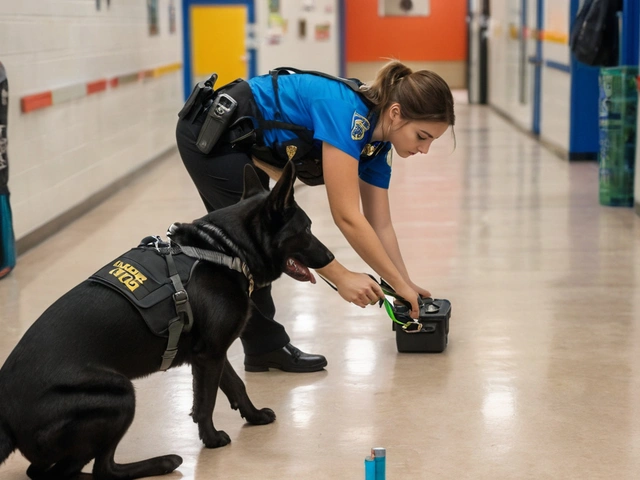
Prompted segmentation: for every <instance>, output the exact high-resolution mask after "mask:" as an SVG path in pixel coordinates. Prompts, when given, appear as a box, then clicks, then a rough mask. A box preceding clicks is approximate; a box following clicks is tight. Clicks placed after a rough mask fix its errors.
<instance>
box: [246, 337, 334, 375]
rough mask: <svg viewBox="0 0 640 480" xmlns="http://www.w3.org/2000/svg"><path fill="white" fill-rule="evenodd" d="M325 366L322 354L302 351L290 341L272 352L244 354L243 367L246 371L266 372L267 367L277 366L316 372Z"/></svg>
mask: <svg viewBox="0 0 640 480" xmlns="http://www.w3.org/2000/svg"><path fill="white" fill-rule="evenodd" d="M326 366H327V359H326V358H325V357H323V356H322V355H314V354H310V353H304V352H303V351H301V350H300V349H298V348H296V347H294V346H293V345H291V344H290V343H288V344H286V345H285V346H284V347H282V348H279V349H278V350H274V351H273V352H269V353H264V354H262V355H245V356H244V369H245V370H246V371H247V372H267V371H268V370H269V368H278V369H280V370H282V371H284V372H295V373H307V372H317V371H319V370H322V369H323V368H324V367H326Z"/></svg>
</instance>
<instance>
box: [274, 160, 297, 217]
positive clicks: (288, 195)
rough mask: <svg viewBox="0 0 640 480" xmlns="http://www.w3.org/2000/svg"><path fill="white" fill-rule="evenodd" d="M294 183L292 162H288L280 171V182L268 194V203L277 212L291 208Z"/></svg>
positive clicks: (294, 173) (294, 172)
mask: <svg viewBox="0 0 640 480" xmlns="http://www.w3.org/2000/svg"><path fill="white" fill-rule="evenodd" d="M295 181H296V169H295V167H294V165H293V162H291V161H288V162H287V164H286V165H285V166H284V170H282V175H281V176H280V180H278V182H277V183H276V184H275V186H274V187H273V190H271V193H270V194H269V202H270V203H271V204H272V206H273V208H274V209H275V210H278V211H284V210H286V209H287V208H288V207H290V206H293V202H294V199H293V184H294V183H295Z"/></svg>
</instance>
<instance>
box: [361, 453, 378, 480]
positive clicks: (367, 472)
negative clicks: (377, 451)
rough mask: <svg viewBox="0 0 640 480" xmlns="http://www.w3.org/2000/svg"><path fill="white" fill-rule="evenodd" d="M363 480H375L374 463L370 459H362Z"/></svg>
mask: <svg viewBox="0 0 640 480" xmlns="http://www.w3.org/2000/svg"><path fill="white" fill-rule="evenodd" d="M364 480H376V462H375V461H374V460H373V458H371V457H365V459H364Z"/></svg>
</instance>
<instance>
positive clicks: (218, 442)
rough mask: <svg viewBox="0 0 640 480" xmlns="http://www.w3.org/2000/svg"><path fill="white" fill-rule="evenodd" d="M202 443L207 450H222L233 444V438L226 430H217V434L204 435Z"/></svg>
mask: <svg viewBox="0 0 640 480" xmlns="http://www.w3.org/2000/svg"><path fill="white" fill-rule="evenodd" d="M202 442H203V443H204V446H205V447H207V448H220V447H224V446H225V445H229V444H230V443H231V438H229V435H227V433H226V432H225V431H224V430H217V431H216V432H215V434H210V435H203V436H202Z"/></svg>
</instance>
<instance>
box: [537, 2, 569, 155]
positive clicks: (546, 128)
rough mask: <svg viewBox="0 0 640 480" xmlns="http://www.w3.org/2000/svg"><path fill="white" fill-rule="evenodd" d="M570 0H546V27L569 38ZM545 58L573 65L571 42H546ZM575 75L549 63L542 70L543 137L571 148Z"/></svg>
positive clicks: (564, 148) (566, 148)
mask: <svg viewBox="0 0 640 480" xmlns="http://www.w3.org/2000/svg"><path fill="white" fill-rule="evenodd" d="M570 7H571V5H570V1H569V0H546V1H545V5H544V14H545V18H544V29H545V30H547V31H549V32H553V33H556V34H562V35H566V37H567V38H568V37H569V11H570ZM543 57H544V59H545V60H552V61H555V62H558V63H561V64H563V65H569V64H570V61H571V53H570V50H569V45H568V44H563V43H558V42H552V41H546V42H544V43H543ZM570 100H571V74H570V73H568V72H563V71H560V70H557V69H552V68H549V67H547V66H545V67H544V68H543V69H542V98H541V104H542V106H541V117H540V118H541V121H540V137H541V138H542V139H543V140H545V141H547V142H550V143H552V144H553V145H555V146H557V147H558V148H560V149H561V150H562V151H567V152H568V151H569V129H570V122H571V103H570Z"/></svg>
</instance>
